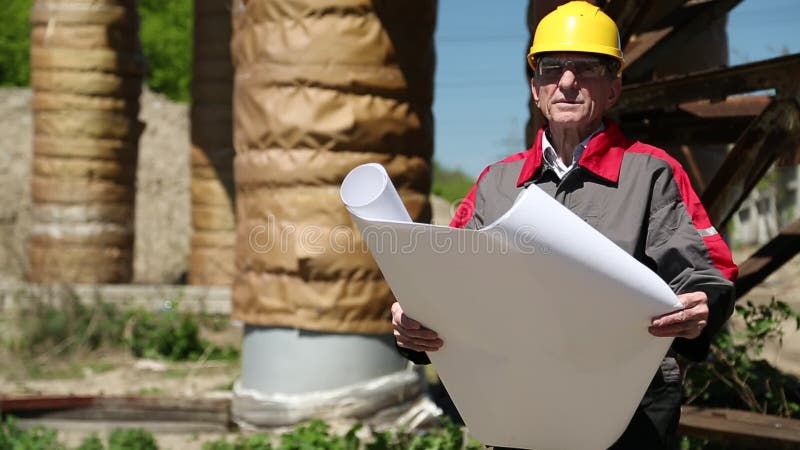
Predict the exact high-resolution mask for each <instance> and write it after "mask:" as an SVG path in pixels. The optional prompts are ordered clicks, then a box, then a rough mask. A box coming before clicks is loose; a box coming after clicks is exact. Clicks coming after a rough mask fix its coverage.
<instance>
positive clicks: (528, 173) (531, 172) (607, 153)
mask: <svg viewBox="0 0 800 450" xmlns="http://www.w3.org/2000/svg"><path fill="white" fill-rule="evenodd" d="M603 123H604V124H605V126H606V128H605V130H603V131H601V132H599V133H597V134H596V135H594V137H593V138H592V139H591V140H589V143H588V144H587V145H586V149H585V150H584V151H583V154H582V155H581V158H580V159H579V160H578V165H579V166H581V167H583V168H584V169H586V170H588V171H590V172H592V173H594V174H595V175H597V176H599V177H601V178H604V179H606V180H608V181H611V182H613V183H616V182H617V181H619V171H620V168H621V167H622V158H623V156H624V154H625V148H627V147H628V141H627V140H626V139H625V137H624V136H623V135H622V131H621V130H620V129H619V127H618V126H617V124H616V123H615V122H614V121H613V120H610V119H604V121H603ZM544 131H545V129H544V128H540V129H539V132H538V133H537V134H536V142H535V143H534V144H533V147H531V149H530V150H529V151H528V152H527V153H528V155H527V156H526V158H525V163H524V164H523V165H522V169H521V170H520V173H519V178H518V179H517V187H520V186H523V185H524V184H525V183H527V182H528V181H530V180H532V179H533V177H534V176H535V175H536V173H537V171H538V170H539V168H540V167H541V166H542V135H543V134H544Z"/></svg>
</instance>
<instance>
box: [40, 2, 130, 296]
mask: <svg viewBox="0 0 800 450" xmlns="http://www.w3.org/2000/svg"><path fill="white" fill-rule="evenodd" d="M30 21H31V53H30V58H31V85H32V87H33V101H32V103H33V105H32V106H33V117H34V143H33V150H34V158H33V174H32V195H33V217H34V220H33V229H32V230H31V238H30V242H29V247H28V251H29V256H30V274H29V276H30V279H31V280H32V281H36V282H70V283H117V282H126V281H130V279H131V276H132V260H133V205H134V192H135V187H134V186H135V177H136V160H137V154H138V142H139V136H140V135H141V133H142V130H143V128H144V125H143V124H142V123H141V122H139V120H138V119H137V117H138V114H139V94H140V92H141V83H142V74H143V73H144V62H143V59H142V53H141V48H140V45H139V40H138V39H139V38H138V17H137V14H136V3H135V1H134V0H35V1H34V2H33V6H32V9H31V15H30Z"/></svg>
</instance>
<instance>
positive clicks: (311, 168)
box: [231, 0, 436, 425]
mask: <svg viewBox="0 0 800 450" xmlns="http://www.w3.org/2000/svg"><path fill="white" fill-rule="evenodd" d="M435 19H436V2H435V0H421V1H414V2H399V1H390V0H383V1H379V0H372V1H370V0H326V1H311V0H292V1H289V0H283V1H267V0H251V1H249V2H246V1H243V0H237V1H235V2H234V6H233V40H232V44H231V48H232V52H233V61H234V67H235V69H236V72H235V84H234V147H235V149H236V158H235V161H234V172H235V178H236V195H237V197H236V207H237V240H236V252H237V254H236V265H237V270H238V273H237V276H236V279H235V281H234V284H233V317H234V318H235V319H239V320H242V321H244V322H246V323H247V327H246V332H245V338H244V343H243V355H242V366H243V371H242V372H243V373H242V379H241V382H240V384H239V385H238V387H237V389H236V392H235V393H236V397H235V401H234V414H235V415H236V416H237V418H238V420H239V421H240V422H247V423H250V424H254V425H277V424H281V423H289V422H293V421H297V420H303V419H306V418H308V417H312V416H326V415H335V414H337V413H339V414H352V415H358V416H364V415H367V414H369V413H370V412H373V411H375V410H377V409H380V408H384V407H386V406H388V405H389V404H391V403H399V402H402V401H404V400H406V399H408V398H410V397H413V396H415V395H418V394H419V392H420V384H419V379H418V378H417V377H416V376H415V375H414V374H413V373H411V372H407V371H406V367H407V364H406V361H405V360H404V359H402V358H401V357H399V355H397V353H396V351H395V349H394V345H393V338H392V336H391V334H390V333H391V324H390V320H389V305H390V303H391V301H392V300H393V299H392V294H391V291H390V290H389V288H388V286H387V285H386V283H385V282H384V280H383V278H382V276H381V274H380V271H379V270H378V268H377V266H376V264H375V263H374V261H373V260H372V258H371V256H370V255H369V252H368V251H367V249H366V247H365V246H364V245H363V243H362V242H361V237H360V235H359V234H358V233H357V232H356V231H354V230H353V228H352V227H353V225H352V223H351V221H350V218H349V216H348V213H347V211H346V210H345V208H344V206H343V205H342V203H341V200H340V198H339V185H340V183H341V182H342V180H343V179H344V177H345V175H347V173H348V172H349V171H350V169H352V168H354V167H356V166H358V165H360V164H362V163H365V162H378V163H381V164H383V165H384V166H385V167H386V168H387V170H388V172H389V174H390V176H391V177H392V178H393V181H394V183H395V185H396V186H397V187H398V188H399V189H398V190H399V192H400V194H401V196H402V197H403V200H404V202H405V204H406V206H407V208H408V210H409V212H410V213H411V215H412V217H413V218H414V219H415V220H417V221H427V220H429V219H430V204H429V203H428V200H427V196H428V192H429V188H430V173H431V155H432V151H433V118H432V112H431V103H432V95H433V69H434V49H433V32H434V27H435ZM370 383H373V384H370ZM374 389H378V391H380V393H379V394H375V391H374ZM310 392H314V393H315V394H314V395H311V396H309V394H308V393H310ZM364 392H367V393H369V392H373V394H370V395H366V396H365V397H364V396H361V395H360V394H359V393H364ZM256 393H258V394H256ZM313 398H317V399H321V400H320V402H321V403H320V404H318V405H312V406H311V407H309V402H308V400H309V399H312V400H313ZM322 399H324V402H323V401H322ZM322 403H324V404H322ZM355 404H357V405H358V407H357V408H353V407H352V405H355ZM259 411H260V412H259Z"/></svg>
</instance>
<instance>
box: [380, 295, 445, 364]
mask: <svg viewBox="0 0 800 450" xmlns="http://www.w3.org/2000/svg"><path fill="white" fill-rule="evenodd" d="M392 326H393V327H394V339H395V340H396V341H397V345H398V346H400V347H403V348H407V349H409V350H415V351H418V352H435V351H436V350H439V348H441V346H442V344H444V342H442V340H441V339H439V335H438V334H436V332H435V331H433V330H431V329H429V328H425V327H423V326H422V324H420V323H419V322H417V321H416V320H414V319H412V318H411V317H408V316H407V315H405V314H403V308H402V307H400V303H397V302H394V304H392Z"/></svg>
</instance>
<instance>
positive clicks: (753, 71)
mask: <svg viewBox="0 0 800 450" xmlns="http://www.w3.org/2000/svg"><path fill="white" fill-rule="evenodd" d="M798 79H800V53H798V54H794V55H788V56H782V57H779V58H774V59H767V60H764V61H759V62H755V63H750V64H742V65H740V66H735V67H730V68H726V69H714V70H708V71H702V72H696V73H693V74H690V75H687V76H680V77H670V78H665V79H663V80H659V81H652V82H647V83H639V84H632V85H628V86H626V87H624V88H623V89H622V96H621V97H620V100H619V102H618V103H617V106H616V107H615V110H616V111H619V112H620V113H622V114H624V113H629V112H634V111H647V110H653V109H663V108H672V107H674V106H676V105H679V104H681V103H686V102H690V101H694V100H701V99H724V98H725V97H727V96H729V95H734V94H741V93H746V92H753V91H759V90H764V89H771V88H775V89H778V90H779V91H780V90H782V89H784V88H786V89H792V88H793V87H796V85H797V80H798ZM779 93H780V92H779Z"/></svg>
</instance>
